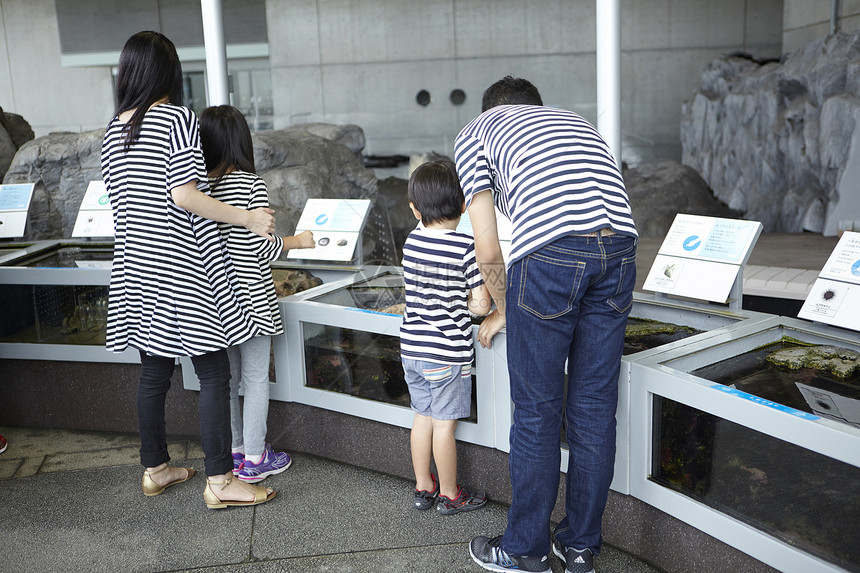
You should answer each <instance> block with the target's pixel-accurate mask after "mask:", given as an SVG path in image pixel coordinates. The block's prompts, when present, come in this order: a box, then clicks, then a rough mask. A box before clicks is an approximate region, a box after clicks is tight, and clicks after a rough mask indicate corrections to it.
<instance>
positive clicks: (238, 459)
mask: <svg viewBox="0 0 860 573" xmlns="http://www.w3.org/2000/svg"><path fill="white" fill-rule="evenodd" d="M244 463H245V454H233V475H234V476H237V475H239V470H241V469H242V465H243V464H244Z"/></svg>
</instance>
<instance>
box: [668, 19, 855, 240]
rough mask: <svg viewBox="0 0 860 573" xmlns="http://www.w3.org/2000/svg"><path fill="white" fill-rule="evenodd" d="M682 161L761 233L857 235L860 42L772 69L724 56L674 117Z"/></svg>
mask: <svg viewBox="0 0 860 573" xmlns="http://www.w3.org/2000/svg"><path fill="white" fill-rule="evenodd" d="M681 145H682V147H683V156H682V161H683V163H684V164H685V165H688V166H690V167H692V168H693V169H695V170H696V171H698V172H699V173H700V174H701V176H702V177H703V178H704V180H705V181H706V182H707V183H708V185H709V186H710V188H711V189H712V190H713V192H714V195H715V196H716V197H717V198H718V199H720V200H721V201H723V202H725V203H726V204H727V205H728V206H729V207H730V208H732V209H734V210H736V211H739V212H742V213H743V217H744V218H745V219H750V220H757V221H761V222H762V224H763V225H764V231H765V232H801V231H813V232H819V233H823V234H824V235H828V236H832V235H836V233H837V229H838V222H839V221H842V220H854V221H857V223H855V224H857V225H860V189H858V187H860V32H857V33H853V34H835V35H833V36H828V37H826V38H821V39H819V40H816V41H814V42H812V43H810V44H808V45H807V46H805V47H804V48H803V49H801V50H798V51H796V52H794V53H792V54H788V55H786V56H784V57H783V58H782V61H780V62H757V61H754V60H752V59H750V58H748V57H742V56H725V57H722V58H720V59H717V60H715V61H714V62H712V63H711V64H710V65H708V66H707V67H706V68H705V70H704V71H703V73H702V80H701V85H700V87H699V88H698V90H697V91H696V92H695V93H694V94H693V96H692V98H691V99H690V100H688V101H687V102H686V103H685V104H684V106H683V109H682V117H681Z"/></svg>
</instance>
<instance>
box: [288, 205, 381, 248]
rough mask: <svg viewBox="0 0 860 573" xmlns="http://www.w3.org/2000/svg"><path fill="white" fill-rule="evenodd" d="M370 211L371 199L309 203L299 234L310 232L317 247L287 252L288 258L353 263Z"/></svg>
mask: <svg viewBox="0 0 860 573" xmlns="http://www.w3.org/2000/svg"><path fill="white" fill-rule="evenodd" d="M369 210H370V199H308V201H307V203H305V208H304V210H303V211H302V214H301V216H300V217H299V222H298V223H297V224H296V234H299V233H301V232H303V231H311V232H312V233H313V234H314V241H315V243H316V246H315V247H314V248H313V249H293V250H290V251H287V258H292V259H307V260H322V261H344V262H348V261H352V260H353V259H355V257H356V256H357V255H356V247H357V246H358V244H359V243H360V239H361V232H362V230H363V229H364V224H365V222H366V221H367V214H368V212H369Z"/></svg>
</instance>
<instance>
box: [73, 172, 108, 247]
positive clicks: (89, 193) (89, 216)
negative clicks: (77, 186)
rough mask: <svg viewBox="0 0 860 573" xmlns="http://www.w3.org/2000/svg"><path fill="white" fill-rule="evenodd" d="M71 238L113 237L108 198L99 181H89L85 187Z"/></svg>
mask: <svg viewBox="0 0 860 573" xmlns="http://www.w3.org/2000/svg"><path fill="white" fill-rule="evenodd" d="M72 237H113V213H112V212H111V208H110V197H109V196H108V192H107V187H105V183H104V181H102V180H101V179H97V180H95V181H90V182H89V184H88V185H87V190H86V192H85V193H84V198H83V199H82V200H81V206H80V208H79V209H78V217H77V218H76V219H75V226H74V228H73V229H72Z"/></svg>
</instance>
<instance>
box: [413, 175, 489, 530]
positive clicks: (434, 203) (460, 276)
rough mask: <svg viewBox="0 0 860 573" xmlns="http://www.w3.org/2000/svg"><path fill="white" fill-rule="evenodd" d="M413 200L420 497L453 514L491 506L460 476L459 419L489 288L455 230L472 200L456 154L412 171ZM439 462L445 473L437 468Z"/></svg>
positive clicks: (419, 504) (468, 400)
mask: <svg viewBox="0 0 860 573" xmlns="http://www.w3.org/2000/svg"><path fill="white" fill-rule="evenodd" d="M408 189H409V206H410V207H411V208H412V212H413V213H414V214H415V218H416V219H418V220H419V221H420V223H419V224H418V227H417V228H416V229H415V230H414V231H412V232H411V233H410V234H409V236H408V237H407V239H406V242H405V244H404V245H403V279H404V284H405V290H406V312H405V314H404V316H403V324H402V326H401V327H400V354H401V359H402V361H403V370H404V372H405V376H406V383H407V385H408V386H409V395H410V398H411V400H412V409H413V410H414V411H415V420H414V422H413V424H412V435H411V445H412V466H413V469H414V470H415V482H416V483H415V492H414V495H413V504H414V507H415V508H416V509H430V508H431V507H433V504H434V503H435V502H436V500H437V498H438V504H437V505H436V511H437V513H439V514H441V515H452V514H455V513H460V512H461V511H472V510H475V509H480V508H481V507H484V505H486V503H487V496H486V495H484V494H483V493H472V492H469V491H467V490H465V489H463V488H462V487H461V486H460V485H459V484H458V483H457V445H456V441H455V439H454V430H455V429H456V428H457V420H458V419H459V418H466V417H468V416H469V412H470V409H471V405H472V375H471V365H472V321H471V319H470V317H469V311H472V312H473V313H474V314H478V315H485V314H487V313H488V312H489V311H490V303H491V299H490V295H489V292H488V290H487V288H486V286H484V281H483V279H482V278H481V274H480V272H479V271H478V265H477V262H476V260H475V245H474V239H472V237H470V236H469V235H465V234H462V233H458V232H456V230H455V229H456V228H457V224H458V223H459V222H460V216H461V215H462V213H463V211H464V210H465V208H466V205H465V202H464V198H463V192H462V190H461V189H460V182H459V180H458V179H457V171H456V167H455V166H454V164H453V163H452V162H450V161H433V162H430V163H424V164H423V165H421V166H419V167H418V168H417V169H415V171H414V172H413V173H412V176H411V177H410V178H409V187H408ZM431 456H432V458H433V460H434V461H435V462H436V469H437V471H438V472H439V481H438V482H437V481H436V477H435V476H434V475H433V474H432V473H430V458H431Z"/></svg>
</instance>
